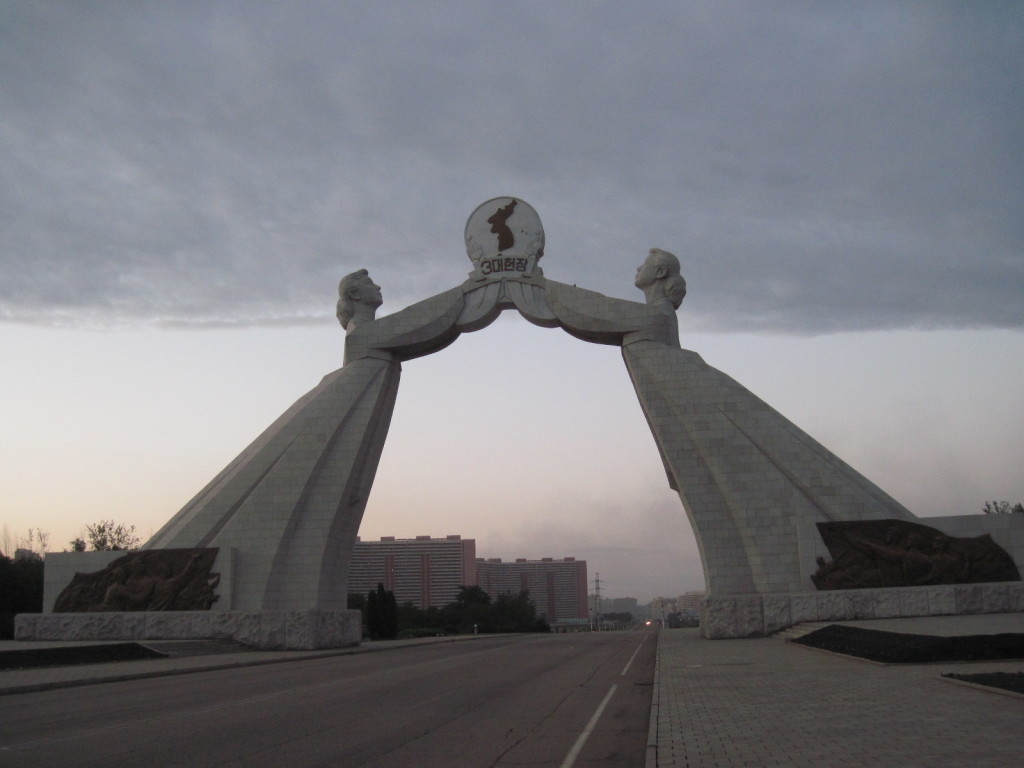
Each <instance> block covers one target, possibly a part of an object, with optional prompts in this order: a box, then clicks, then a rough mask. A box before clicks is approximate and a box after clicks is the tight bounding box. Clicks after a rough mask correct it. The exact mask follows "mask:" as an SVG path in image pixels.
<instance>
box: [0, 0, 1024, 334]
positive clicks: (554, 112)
mask: <svg viewBox="0 0 1024 768" xmlns="http://www.w3.org/2000/svg"><path fill="white" fill-rule="evenodd" d="M0 34H2V36H3V39H4V41H5V44H4V46H3V47H2V48H0V92H2V93H3V94H4V96H3V104H2V106H3V109H2V116H0V141H2V146H3V148H4V149H3V150H0V182H2V183H0V211H2V213H0V216H2V217H3V219H4V221H3V228H2V234H0V264H2V267H3V270H4V276H5V278H4V280H3V281H2V282H0V319H8V320H18V321H23V322H38V323H51V322H81V321H82V318H91V319H92V320H94V321H95V322H98V323H104V322H107V323H114V322H154V321H156V322H176V323H181V322H186V323H187V322H192V323H212V324H221V323H228V324H245V323H262V322H288V321H289V320H290V319H291V320H294V321H295V322H302V321H305V320H308V319H309V318H310V317H320V316H330V314H331V309H332V305H333V292H334V289H335V285H336V283H337V279H338V278H339V277H340V276H341V275H342V274H344V273H345V272H347V271H351V270H352V269H355V268H358V267H362V266H366V267H369V268H371V269H372V270H373V271H374V275H375V278H376V279H377V280H378V282H380V283H381V284H382V285H384V289H385V298H386V300H387V302H388V304H387V305H386V306H385V310H389V311H390V310H392V309H396V308H398V307H400V306H403V305H404V304H408V303H411V302H413V301H416V300H418V299H420V298H423V297H425V296H426V295H429V294H432V293H436V292H438V291H440V290H444V289H446V288H449V287H451V286H452V285H454V284H455V283H457V282H459V281H460V280H461V279H462V278H463V277H464V276H465V274H466V272H467V271H468V268H469V264H468V262H467V261H464V258H465V257H464V254H463V253H462V243H461V234H462V225H463V223H464V222H465V219H466V217H467V216H468V215H469V213H470V212H471V211H472V210H473V208H474V207H475V206H476V205H477V204H479V203H480V202H482V201H483V200H485V199H487V198H489V197H493V196H496V195H504V194H513V195H520V196H522V197H524V198H526V199H527V200H528V201H529V202H531V204H533V205H534V206H535V207H536V208H537V209H538V211H539V212H540V214H541V217H542V218H543V220H544V222H545V227H546V229H547V230H548V244H549V247H548V251H547V253H548V255H547V257H546V259H545V270H546V272H547V274H548V275H549V276H551V277H553V278H555V279H560V280H565V281H568V282H573V283H578V284H580V285H586V286H588V287H591V288H594V289H595V290H599V291H602V292H605V293H610V294H614V295H620V296H627V297H632V296H631V294H632V293H633V291H632V289H631V277H632V272H633V269H634V268H635V266H636V264H637V263H638V262H639V260H640V259H641V258H642V255H643V253H644V252H645V251H646V249H647V248H649V247H650V246H652V245H658V246H661V247H665V248H668V249H670V250H674V251H676V252H678V253H679V255H680V256H681V257H682V258H683V262H684V268H685V270H686V274H687V277H688V280H689V281H690V286H691V291H690V297H689V298H688V299H687V305H686V312H687V314H688V318H689V322H691V323H693V324H694V325H697V326H700V327H706V328H734V329H735V328H741V329H768V330H785V331H796V332H806V333H819V332H828V331H836V330H843V329H865V328H890V327H978V326H998V327H1020V326H1021V325H1024V308H1022V305H1021V303H1020V301H1019V297H1020V295H1022V293H1024V249H1022V243H1024V225H1022V224H1021V223H1020V221H1021V217H1020V215H1019V212H1020V210H1022V209H1024V195H1022V191H1021V179H1022V178H1024V173H1022V171H1024V167H1022V165H1024V163H1022V151H1021V142H1020V138H1019V137H1020V136H1021V135H1024V85H1022V83H1021V80H1020V76H1019V73H1020V72H1021V71H1022V70H1024V37H1022V36H1024V11H1021V9H1020V7H1019V6H1018V5H1016V4H1012V3H1007V4H998V3H991V4H985V5H984V6H975V5H952V4H944V3H903V2H900V3H891V4H887V3H872V4H870V5H862V4H849V5H842V6H840V5H828V6H808V5H806V4H800V3H797V4H793V3H776V4H764V3H747V4H744V3H728V4H723V3H688V4H685V5H684V4H676V3H646V4H643V5H641V6H630V7H628V8H627V7H625V6H622V5H620V4H616V3H607V4H604V3H591V4H588V5H587V6H586V8H582V7H575V6H569V5H563V4H548V3H543V4H542V3H517V4H516V5H515V6H491V5H482V4H477V3H461V2H449V3H440V4H433V3H421V4H416V5H405V4H403V5H401V6H397V5H388V4H366V5H353V4H341V5H337V4H324V5H322V6H317V5H310V4H305V5H303V6H302V7H301V8H300V9H298V10H295V9H292V8H288V7H285V6H284V5H283V4H282V5H279V6H278V5H271V4H259V5H252V4H241V3H237V4H236V3H229V2H224V3H216V4H189V5H182V4H162V5H159V6H152V5H146V6H145V7H143V6H138V7H132V6H124V5H122V4H103V3H100V4H89V5H83V4H79V3H43V2H40V3H32V4H18V5H15V6H12V7H11V8H9V9H6V10H5V11H4V13H3V16H0Z"/></svg>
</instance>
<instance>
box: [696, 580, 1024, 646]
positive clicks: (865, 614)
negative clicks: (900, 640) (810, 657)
mask: <svg viewBox="0 0 1024 768" xmlns="http://www.w3.org/2000/svg"><path fill="white" fill-rule="evenodd" d="M1016 612H1024V582H1020V581H1011V582H998V583H991V584H949V585H938V586H929V587H892V588H886V589H846V590H830V591H824V592H791V593H772V594H760V595H758V594H754V595H724V596H721V597H716V596H714V595H709V596H708V597H705V598H703V599H702V600H701V608H700V631H701V636H702V637H706V638H708V639H711V640H719V639H726V638H737V637H762V636H765V635H771V634H774V633H775V632H779V631H780V630H783V629H785V628H786V627H790V626H792V625H794V624H800V623H801V622H805V621H851V620H855V619H897V618H905V617H912V616H951V615H962V614H976V613H1016Z"/></svg>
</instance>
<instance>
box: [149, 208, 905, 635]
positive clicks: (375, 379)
mask: <svg viewBox="0 0 1024 768" xmlns="http://www.w3.org/2000/svg"><path fill="white" fill-rule="evenodd" d="M466 244H467V252H468V255H469V257H470V259H471V261H472V263H473V271H472V272H471V273H470V276H469V279H467V280H466V281H465V282H464V283H463V284H462V285H460V286H458V287H455V288H452V289H451V290H448V291H445V292H443V293H440V294H438V295H436V296H434V297H432V298H429V299H426V300H425V301H421V302H419V303H417V304H414V305H412V306H410V307H407V308H406V309H404V310H401V311H399V312H396V313H394V314H392V315H388V316H385V317H382V318H380V319H376V317H375V311H376V308H377V307H378V306H379V305H380V303H381V297H380V290H379V288H378V287H377V286H376V285H374V284H373V282H372V280H371V279H370V277H369V275H368V274H367V273H366V271H365V270H363V271H360V272H357V273H353V274H352V275H350V276H348V277H347V278H345V279H344V280H343V281H342V284H341V286H340V288H339V292H340V300H339V319H340V320H341V321H342V324H343V325H344V326H345V327H346V330H347V336H346V342H345V361H344V365H343V367H342V368H340V369H339V370H337V371H335V372H333V373H331V374H328V375H327V376H326V377H324V379H323V381H322V382H321V383H320V384H319V385H318V386H317V387H316V388H315V389H313V390H312V391H311V392H309V393H308V394H306V395H305V396H303V397H302V398H301V399H300V400H298V401H297V402H296V403H295V404H294V405H293V406H292V407H291V408H290V409H289V410H288V411H286V412H285V413H284V414H283V415H282V416H281V417H280V418H278V419H277V420H276V421H275V422H274V423H273V424H272V425H271V426H270V427H269V428H268V429H267V430H265V431H264V432H263V434H261V435H260V436H259V437H258V438H257V439H256V440H255V441H254V442H253V443H252V444H251V445H250V446H249V447H248V448H246V449H245V450H244V451H243V452H242V453H241V454H240V455H239V456H238V457H237V458H236V459H235V460H234V461H233V462H231V464H229V465H228V466H227V467H226V468H225V469H224V470H223V471H222V472H221V473H220V474H219V475H217V477H215V478H214V479H213V480H212V481H211V482H210V483H209V484H208V485H207V486H206V487H205V488H204V489H203V490H202V491H200V492H199V494H197V495H196V496H195V498H193V499H192V500H191V501H190V502H189V503H188V504H186V505H185V507H184V508H183V509H182V510H181V511H180V512H178V513H177V514H176V515H175V516H174V517H173V518H172V519H171V520H170V521H169V522H168V523H167V524H166V525H165V526H164V527H163V528H161V529H160V530H159V531H158V532H157V533H156V534H155V535H154V536H153V538H152V539H151V540H150V541H148V542H147V543H146V545H145V547H144V549H145V550H161V549H204V548H217V549H218V551H220V552H227V553H230V557H229V558H226V559H225V560H224V561H223V562H221V561H218V567H219V568H221V570H222V571H223V570H224V568H225V565H224V563H228V562H230V565H229V567H230V578H229V583H230V590H229V592H230V594H228V595H226V597H227V599H226V600H225V601H224V602H223V603H221V604H218V605H217V606H216V609H217V610H220V611H225V610H226V611H234V612H246V613H249V614H252V615H258V614H263V615H268V614H280V615H284V614H290V613H302V614H305V615H312V616H331V615H337V614H341V613H343V612H345V611H346V605H347V592H348V590H347V586H348V585H347V580H348V559H349V557H350V553H351V552H352V549H353V545H354V542H355V539H356V535H357V533H358V530H359V524H360V522H361V519H362V515H363V511H364V509H365V507H366V502H367V499H368V496H369V493H370V489H371V486H372V484H373V479H374V475H375V473H376V470H377V466H378V462H379V460H380V456H381V452H382V450H383V446H384V442H385V439H386V437H387V432H388V428H389V425H390V421H391V416H392V413H393V410H394V405H395V398H396V396H397V393H398V385H399V380H400V376H401V364H402V363H403V362H404V361H407V360H411V359H414V358H416V357H421V356H424V355H428V354H432V353H434V352H437V351H439V350H441V349H443V348H444V347H446V346H447V345H449V344H451V343H452V342H454V341H455V340H456V339H457V338H458V336H459V335H460V334H462V333H466V332H472V331H476V330H480V329H482V328H485V327H486V326H487V325H489V324H490V323H491V322H493V321H494V320H495V319H496V318H497V316H498V315H499V314H500V313H501V312H502V311H504V310H506V309H513V308H514V309H516V310H518V311H519V312H520V314H522V315H523V316H524V317H525V318H526V319H527V320H529V321H530V322H532V323H535V324H537V325H540V326H543V327H546V328H561V329H563V330H564V331H566V332H568V333H570V334H571V335H573V336H574V337H576V338H579V339H581V340H583V341H587V342H591V343H598V344H609V345H615V346H619V347H621V349H622V356H623V360H624V362H625V365H626V367H627V369H628V371H629V375H630V378H631V380H632V382H633V386H634V388H635V390H636V394H637V398H638V400H639V402H640V405H641V407H642V409H643V412H644V414H645V416H646V418H647V421H648V424H649V426H650V428H651V432H652V434H653V436H654V439H655V441H656V443H657V445H658V449H659V451H660V454H661V457H662V461H663V463H664V468H665V472H666V475H667V477H668V484H669V486H670V487H671V488H672V489H674V490H675V491H676V492H677V493H678V494H679V497H680V500H681V501H682V504H683V507H684V509H685V511H686V514H687V515H688V516H689V519H690V523H691V525H692V528H693V531H694V534H695V537H696V539H697V543H698V546H699V548H700V554H701V561H702V564H703V568H704V576H705V583H706V586H707V589H708V593H709V596H710V597H711V598H716V599H719V600H725V605H726V606H727V607H728V608H729V610H730V611H732V614H735V612H736V602H735V599H733V598H736V599H739V598H738V597H737V596H744V595H751V594H762V595H763V594H772V593H792V592H806V591H809V590H813V589H814V585H813V584H812V582H811V580H810V571H811V570H813V557H811V558H810V560H811V563H810V564H809V563H808V555H807V547H806V546H804V547H803V549H804V552H803V554H801V549H802V548H801V537H802V536H804V537H805V536H806V535H807V534H806V531H808V530H812V529H813V525H814V524H815V523H819V522H830V521H845V520H865V519H893V518H897V519H902V520H913V519H915V518H914V516H913V515H912V514H911V513H910V512H909V511H907V510H906V509H905V508H904V507H902V506H901V505H900V504H899V503H897V502H896V501H895V500H894V499H892V498H891V497H889V496H888V495H887V494H885V493H884V492H883V491H882V490H880V489H879V488H878V487H876V486H875V485H874V484H872V483H871V482H870V481H868V480H867V479H866V478H864V477H862V476H861V475H859V474H858V473H857V472H855V471H854V470H853V469H851V468H850V467H849V466H847V465H846V464H844V463H843V462H842V461H841V460H839V459H838V458H837V457H836V456H834V455H833V454H832V453H830V452H829V451H828V450H827V449H825V448H824V447H823V446H821V445H820V444H818V443H817V442H816V441H814V440H813V439H812V438H811V437H810V436H808V435H807V434H806V433H804V432H802V431H801V430H800V429H799V428H797V427H796V426H795V425H794V424H792V423H791V422H789V421H788V420H787V419H785V418H784V417H783V416H782V415H781V414H779V413H777V412H776V411H775V410H774V409H772V408H771V407H770V406H768V405H767V404H766V403H764V402H763V401H761V400H759V399H758V398H757V397H755V396H754V395H753V394H751V393H750V392H749V391H748V390H746V389H745V388H744V387H742V386H741V385H740V384H738V383H737V382H736V381H734V380H733V379H731V378H730V377H728V376H727V375H725V374H724V373H722V372H720V371H718V370H715V369H714V368H712V367H710V366H709V365H707V364H706V363H705V362H704V361H703V360H702V359H701V357H700V356H699V355H698V354H696V353H695V352H691V351H688V350H684V349H682V348H680V346H679V341H678V331H677V325H676V316H675V308H676V306H678V301H681V298H682V296H681V295H678V297H676V298H677V299H678V300H674V299H673V297H672V295H671V294H672V293H673V290H676V292H677V293H678V285H676V286H675V289H673V280H674V277H673V274H674V275H676V276H678V262H677V261H675V259H674V257H671V254H666V253H665V252H663V251H658V250H657V249H654V250H652V251H651V254H650V256H649V257H648V259H647V261H646V262H645V264H644V266H643V267H642V268H641V270H640V271H639V272H638V275H637V280H636V285H637V287H639V288H641V290H643V291H644V295H645V298H646V301H645V302H632V301H624V300H620V299H613V298H609V297H607V296H604V295H601V294H599V293H595V292H592V291H588V290H584V289H580V288H576V287H575V286H570V285H566V284H563V283H558V282H555V281H552V280H548V279H546V278H545V277H544V276H543V273H542V271H541V270H540V268H539V266H538V261H539V260H540V258H541V257H542V256H543V249H544V233H543V229H542V227H541V223H540V219H539V217H538V216H537V214H536V212H535V211H534V210H533V209H532V208H531V207H530V206H529V205H527V204H526V203H525V202H523V201H522V200H518V199H516V198H511V197H505V198H496V199H494V200H490V201H488V202H486V203H484V204H483V205H481V206H480V207H479V208H477V210H476V211H475V212H474V213H473V214H472V215H471V217H470V219H469V222H468V223H467V225H466ZM671 262H674V263H675V266H674V268H673V267H672V264H671ZM680 280H681V278H680ZM678 282H679V280H677V281H676V283H678ZM682 286H683V287H682V292H685V283H683V284H682ZM730 601H731V602H730ZM741 610H742V609H741ZM758 610H761V609H760V608H759V609H758ZM730 620H731V621H733V625H735V617H733V618H732V619H730ZM720 634H722V635H723V636H728V635H730V634H732V635H733V636H735V634H737V632H736V630H735V629H733V630H732V631H731V632H730V631H728V630H727V631H725V632H724V633H720ZM740 634H742V629H741V630H740ZM357 639H358V638H356V640H357ZM313 642H314V644H316V643H317V641H315V640H314V641H313Z"/></svg>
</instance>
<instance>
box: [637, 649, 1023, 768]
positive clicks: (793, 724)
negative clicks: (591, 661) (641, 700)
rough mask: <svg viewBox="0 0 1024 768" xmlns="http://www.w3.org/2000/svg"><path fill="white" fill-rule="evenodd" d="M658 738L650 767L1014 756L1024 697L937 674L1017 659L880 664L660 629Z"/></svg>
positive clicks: (1019, 744) (827, 766)
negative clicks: (933, 663) (984, 661)
mask: <svg viewBox="0 0 1024 768" xmlns="http://www.w3.org/2000/svg"><path fill="white" fill-rule="evenodd" d="M658 667H659V668H658V678H659V679H658V686H657V693H656V704H657V710H656V715H655V716H656V719H657V728H656V729H657V746H656V748H654V749H652V750H650V752H649V759H648V768H655V767H656V768H665V767H667V766H686V767H687V768H710V767H711V766H714V767H715V768H733V767H734V766H792V767H794V768H797V767H800V766H808V768H811V767H813V768H838V767H839V766H850V767H851V768H853V767H854V766H858V767H859V766H886V767H887V768H888V767H890V766H901V767H903V768H906V767H908V766H928V767H929V768H934V766H944V767H945V768H950V767H953V766H971V767H972V768H977V767H979V766H1017V765H1021V764H1022V763H1024V728H1022V727H1021V725H1022V723H1024V699H1021V698H1014V697H1010V696H1003V695H1000V694H998V693H994V692H989V691H986V690H980V689H976V688H970V687H966V686H960V685H956V684H953V683H950V682H948V681H946V680H943V679H942V677H941V675H942V674H943V673H946V672H954V671H962V670H967V671H970V672H982V671H989V670H992V671H997V670H1001V671H1013V672H1017V671H1020V670H1022V669H1024V663H1021V662H1009V663H1007V662H1000V663H992V664H989V663H985V664H959V665H958V664H944V665H908V666H882V665H877V664H872V663H868V662H864V661H858V660H854V659H849V658H846V657H842V656H836V655H832V654H827V653H822V652H819V651H814V650H812V649H808V648H803V647H800V646H795V645H790V644H788V643H786V642H784V641H783V640H781V639H779V638H768V639H763V638H762V639H751V640H721V641H708V640H701V639H700V638H699V636H698V634H697V631H696V630H671V631H666V632H662V633H660V641H659V664H658Z"/></svg>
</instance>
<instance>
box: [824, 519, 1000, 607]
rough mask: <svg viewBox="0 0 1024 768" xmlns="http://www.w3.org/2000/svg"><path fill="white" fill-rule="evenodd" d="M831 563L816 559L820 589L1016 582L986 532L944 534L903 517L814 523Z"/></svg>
mask: <svg viewBox="0 0 1024 768" xmlns="http://www.w3.org/2000/svg"><path fill="white" fill-rule="evenodd" d="M817 527H818V531H819V533H820V534H821V538H822V540H823V541H824V542H825V546H827V547H828V551H829V553H830V554H831V555H832V560H831V561H826V560H825V558H823V557H819V558H818V559H817V563H818V570H817V571H816V572H815V573H814V574H813V575H812V576H811V580H812V581H813V582H814V584H815V586H816V587H817V588H818V589H820V590H829V589H868V588H877V587H920V586H927V585H931V584H974V583H983V582H993V581H1020V572H1019V571H1018V570H1017V566H1016V565H1015V564H1014V562H1013V559H1012V558H1011V557H1010V555H1009V554H1007V553H1006V551H1005V550H1004V549H1003V548H1002V547H1000V546H999V545H998V544H996V543H995V542H994V541H993V540H992V537H991V536H989V535H988V534H985V535H983V536H977V537H973V538H957V537H955V536H949V535H947V534H945V533H943V532H942V531H938V530H936V529H935V528H932V527H930V526H927V525H921V524H920V523H912V522H909V521H906V520H845V521H837V522H830V523H818V524H817Z"/></svg>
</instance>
